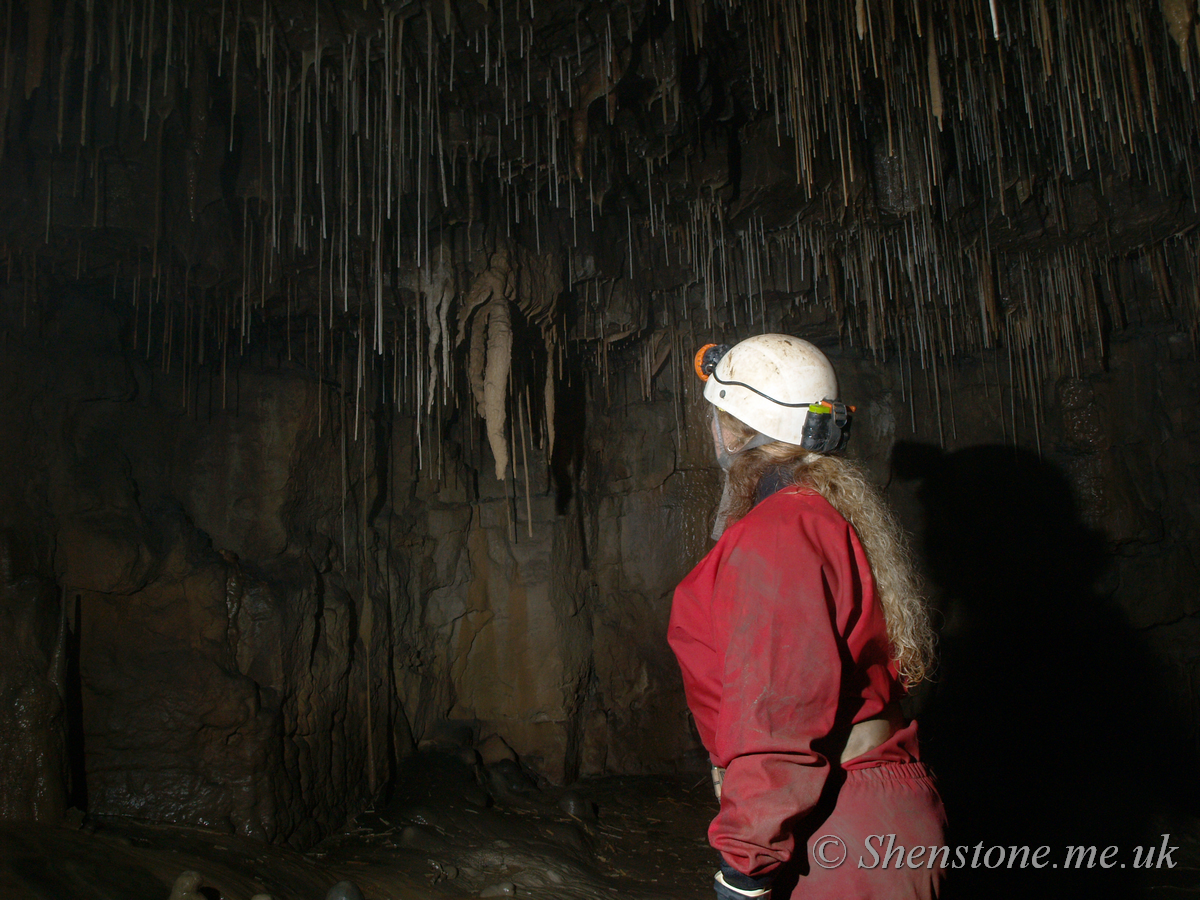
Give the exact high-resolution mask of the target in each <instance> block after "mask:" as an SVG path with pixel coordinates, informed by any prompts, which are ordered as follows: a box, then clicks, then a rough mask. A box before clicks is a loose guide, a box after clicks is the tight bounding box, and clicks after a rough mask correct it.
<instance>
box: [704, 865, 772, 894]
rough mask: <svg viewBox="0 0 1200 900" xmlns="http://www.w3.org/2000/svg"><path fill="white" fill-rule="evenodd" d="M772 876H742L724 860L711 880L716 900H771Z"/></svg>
mask: <svg viewBox="0 0 1200 900" xmlns="http://www.w3.org/2000/svg"><path fill="white" fill-rule="evenodd" d="M772 879H773V876H772V875H761V876H759V877H757V878H755V877H754V876H752V875H743V874H742V873H741V872H739V871H738V870H737V869H735V868H734V867H733V866H731V865H729V863H727V862H725V860H721V870H720V871H719V872H717V874H716V877H715V879H714V880H713V890H714V891H716V893H717V900H771V881H772Z"/></svg>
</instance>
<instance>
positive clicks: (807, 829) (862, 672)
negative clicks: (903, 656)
mask: <svg viewBox="0 0 1200 900" xmlns="http://www.w3.org/2000/svg"><path fill="white" fill-rule="evenodd" d="M668 640H669V642H670V645H671V648H672V650H674V652H675V655H676V657H677V658H678V660H679V666H680V668H681V670H682V672H683V684H684V689H685V691H686V694H687V701H688V706H689V707H690V709H691V711H692V715H693V716H694V717H695V721H696V726H697V728H698V729H699V732H700V738H701V740H702V741H703V742H704V746H705V748H706V749H707V750H708V752H709V756H710V758H711V760H712V762H713V764H714V765H717V766H720V767H723V768H724V769H726V772H725V776H724V784H723V787H722V794H721V803H720V812H719V813H718V814H717V816H716V818H715V819H714V820H713V822H712V825H711V826H710V828H709V832H708V835H709V841H710V843H711V844H712V846H713V847H714V848H716V849H717V850H719V851H720V852H721V854H722V855H723V856H724V859H725V861H726V862H727V863H728V864H730V865H731V866H733V867H734V868H735V869H737V870H738V871H740V872H742V873H744V874H746V875H754V876H759V875H764V874H767V873H770V872H773V871H774V870H775V869H777V868H778V867H779V866H780V865H781V864H783V863H786V862H788V861H789V860H791V859H792V858H793V855H794V854H795V846H796V843H797V840H798V839H799V840H800V841H802V842H807V845H808V856H807V858H802V859H799V860H797V861H796V862H797V865H798V870H799V881H798V883H797V886H796V889H795V891H794V893H793V894H792V896H793V898H796V900H799V898H804V900H811V898H816V897H831V898H833V897H836V898H840V900H854V898H864V900H865V898H875V897H878V898H888V900H891V898H901V897H920V898H924V897H930V896H933V895H934V894H935V893H936V890H937V886H938V884H939V883H940V880H941V875H942V872H941V870H940V868H939V867H937V866H936V865H935V866H934V867H933V868H932V869H926V868H923V867H921V866H915V867H913V868H908V867H907V866H902V867H901V868H900V869H897V868H896V863H897V854H893V856H892V858H891V859H890V860H889V864H890V865H889V868H887V869H884V868H882V865H881V864H876V865H872V863H874V862H875V861H876V857H874V856H873V855H872V854H871V853H870V852H869V851H868V850H867V849H865V848H866V842H867V839H868V837H869V836H871V835H882V836H883V837H880V838H879V839H878V840H877V841H875V843H874V846H875V847H876V850H877V855H878V857H879V863H882V857H883V855H884V852H885V851H886V850H887V848H888V846H889V845H888V843H887V840H886V836H887V835H895V837H894V839H893V844H892V846H893V848H894V846H895V845H901V846H903V847H905V848H910V847H912V846H914V845H918V844H919V845H923V846H935V845H940V844H942V843H943V838H942V832H943V826H944V822H945V816H944V812H943V809H942V805H941V800H940V798H939V797H938V795H937V792H936V789H935V788H934V786H933V782H932V779H931V778H930V777H929V774H928V772H927V771H926V770H925V767H924V766H923V765H922V764H921V763H920V762H919V754H918V747H917V725H916V723H915V722H909V723H908V724H907V725H905V726H904V727H902V728H900V729H899V730H898V731H896V732H895V733H894V734H893V735H892V736H891V738H890V739H888V740H886V741H885V742H884V743H883V744H881V745H880V746H878V747H876V748H875V749H874V750H871V751H868V752H867V753H865V754H863V755H861V756H859V757H857V758H855V759H853V760H848V761H847V762H846V763H845V764H844V765H839V763H838V757H839V755H840V752H841V746H842V745H844V742H845V737H846V735H847V734H848V732H849V730H850V727H851V726H852V725H853V724H854V723H857V722H861V721H863V720H865V719H870V718H874V717H877V716H880V715H881V714H882V713H884V710H885V709H886V708H887V707H888V705H889V704H891V703H893V702H894V701H898V700H899V699H900V697H901V696H902V695H903V693H904V689H903V687H902V686H901V685H900V682H899V679H898V677H897V672H896V668H895V666H894V664H893V663H892V661H891V660H890V654H889V643H888V637H887V626H886V623H885V621H884V616H883V611H882V609H881V607H880V604H879V600H878V596H877V594H876V590H875V582H874V579H873V578H872V575H871V568H870V565H869V563H868V562H867V556H866V553H865V551H864V550H863V547H862V545H861V544H860V543H859V539H858V535H857V534H856V533H855V532H854V529H853V528H852V527H851V526H850V524H849V523H848V522H847V521H846V520H845V519H844V518H843V517H842V516H841V515H840V514H839V513H838V512H837V511H836V510H835V509H834V508H833V507H832V506H831V505H830V504H829V503H828V501H826V500H825V499H824V498H823V497H821V496H820V495H819V494H817V493H815V492H813V491H811V490H808V489H805V488H800V487H788V488H785V489H784V490H781V491H779V492H777V493H775V494H773V495H771V496H769V497H768V498H766V499H765V500H763V501H761V502H760V503H759V504H758V505H757V506H755V508H754V509H753V510H751V511H750V513H749V514H747V515H746V516H745V517H744V518H743V519H741V520H740V521H738V522H736V523H735V524H733V525H731V526H730V527H729V528H727V529H726V531H725V533H724V534H723V535H722V536H721V538H720V540H719V541H718V542H717V544H716V546H715V547H713V549H712V550H711V551H709V553H708V554H707V555H706V556H705V557H704V559H703V560H701V561H700V563H699V565H697V566H696V568H695V569H693V570H692V572H691V573H690V574H689V575H688V576H687V577H686V578H684V580H683V581H682V582H681V583H680V585H679V587H678V588H677V589H676V591H675V598H674V603H673V605H672V609H671V620H670V626H669V629H668ZM839 738H840V742H841V743H840V744H839ZM826 754H829V755H828V756H827V755H826ZM829 834H833V835H835V836H836V837H838V839H839V840H841V841H842V842H843V848H844V851H845V854H846V859H845V861H844V862H843V863H842V864H840V865H837V866H828V867H822V866H821V865H819V864H818V865H813V864H812V863H813V861H814V860H813V857H812V855H811V854H812V845H813V841H814V840H815V839H817V838H821V837H823V836H825V835H829ZM822 853H823V856H822V859H823V860H834V859H836V858H837V847H836V845H832V846H830V847H828V848H826V849H825V850H823V851H822ZM900 855H903V854H900ZM860 863H862V865H860ZM918 863H920V864H923V863H924V860H923V859H919V860H918ZM776 900H782V898H779V897H778V896H777V897H776Z"/></svg>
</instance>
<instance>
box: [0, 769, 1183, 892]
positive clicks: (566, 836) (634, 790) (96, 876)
mask: <svg viewBox="0 0 1200 900" xmlns="http://www.w3.org/2000/svg"><path fill="white" fill-rule="evenodd" d="M471 753H473V751H463V752H462V753H461V754H455V753H440V752H438V753H422V754H420V755H418V756H416V757H414V758H412V759H409V760H406V761H404V762H403V763H401V765H400V771H399V773H398V775H399V777H398V778H397V779H396V783H397V785H398V786H399V787H398V788H397V789H396V790H394V791H393V792H392V794H391V796H390V797H385V798H383V799H381V801H380V802H379V804H378V805H377V807H376V808H375V809H373V810H371V811H368V812H365V813H363V814H361V815H359V816H358V817H357V818H356V819H355V820H354V821H353V822H351V823H350V824H349V825H348V826H347V827H346V828H345V829H343V830H342V831H341V832H339V833H337V834H335V835H333V836H331V837H330V838H328V839H326V840H325V841H324V842H322V843H321V844H319V845H317V846H316V847H314V848H312V849H311V850H309V851H308V852H307V853H298V852H295V851H292V850H289V849H287V848H285V847H279V846H273V845H268V844H264V843H261V842H259V841H255V840H251V839H248V838H242V837H237V836H234V835H228V834H221V833H217V832H213V831H204V830H200V829H193V828H178V827H172V826H165V825H156V824H149V823H142V822H134V821H131V820H127V819H101V820H92V819H88V820H87V821H85V822H82V823H79V825H78V827H70V826H67V825H63V826H46V825H26V824H4V825H0V898H3V900H167V898H168V897H169V896H171V886H172V885H173V883H174V881H175V879H176V878H177V877H178V876H179V874H180V873H182V872H184V871H188V870H192V871H195V872H197V873H199V874H200V876H201V879H202V882H201V884H202V886H201V891H200V893H201V896H203V897H205V898H206V900H251V898H252V897H254V896H255V895H256V894H268V895H269V896H270V897H271V898H272V900H326V894H327V892H328V891H329V889H330V888H331V887H332V886H333V885H334V884H335V883H337V882H339V881H343V880H348V881H351V882H353V883H354V884H355V885H357V886H358V888H359V889H360V890H361V891H362V894H363V896H364V898H365V900H420V898H432V900H442V898H446V900H452V898H462V897H509V896H511V897H516V898H522V897H524V898H530V900H550V898H554V900H617V898H623V900H702V898H703V900H709V898H710V897H711V896H712V893H711V887H710V884H711V880H710V879H711V877H712V872H713V870H714V868H715V859H714V856H713V853H712V851H711V850H710V849H709V847H708V844H707V840H706V837H705V832H706V828H707V824H708V821H709V819H710V818H711V816H712V814H713V813H714V812H715V802H714V801H713V799H712V794H711V788H710V786H709V784H708V780H707V778H701V779H697V778H696V777H695V776H690V777H672V778H663V777H608V778H602V779H594V780H587V781H583V782H580V783H578V784H575V785H572V786H571V787H569V788H556V787H553V786H550V785H547V784H544V783H543V784H542V785H540V786H539V785H537V784H536V783H535V782H534V781H533V780H532V779H531V778H530V777H529V776H527V775H526V774H525V773H524V772H523V771H522V770H521V769H520V767H519V766H517V765H516V764H515V763H510V764H506V763H505V762H504V761H501V762H500V763H494V764H493V765H491V766H488V767H484V766H482V765H479V764H478V762H474V761H472V760H471V758H470V756H469V754H471ZM1162 826H1163V830H1164V832H1168V831H1169V832H1170V833H1171V835H1172V839H1171V843H1172V844H1179V845H1180V850H1179V852H1177V853H1176V854H1175V862H1176V866H1175V867H1174V868H1173V869H1171V870H1165V869H1164V870H1156V871H1149V872H1145V873H1144V876H1143V877H1140V878H1139V879H1138V880H1137V884H1136V887H1134V890H1133V891H1132V893H1130V894H1128V896H1132V897H1135V898H1152V897H1154V898H1163V897H1180V898H1184V897H1196V898H1200V822H1197V821H1194V820H1190V819H1189V820H1188V821H1186V822H1184V821H1182V820H1180V819H1178V818H1176V819H1174V820H1173V821H1166V820H1164V821H1163V822H1162ZM985 874H986V873H982V872H981V873H977V875H980V876H981V875H985ZM1016 874H1018V875H1019V874H1021V873H1016ZM952 875H953V873H952ZM1030 875H1031V878H1030V883H1029V885H1028V887H1029V888H1030V889H1031V890H1032V892H1033V893H1032V894H1030V895H1029V896H1038V897H1040V896H1042V895H1041V894H1038V893H1037V884H1036V878H1034V877H1032V876H1033V873H1030ZM1021 880H1022V881H1023V880H1024V879H1021ZM987 881H988V879H986V878H984V879H983V880H982V882H981V881H980V880H979V878H978V877H977V878H975V879H972V878H969V877H968V878H965V879H959V878H952V881H951V883H950V885H951V886H952V885H953V884H954V883H956V882H957V883H959V884H960V886H961V887H963V888H970V889H971V890H969V891H967V892H966V893H975V892H976V891H975V890H974V889H975V888H980V887H982V886H983V885H985V884H986V883H987ZM1130 886H1132V885H1130ZM985 893H986V891H985ZM958 895H959V892H958V891H953V892H949V891H948V896H958ZM188 896H189V900H190V898H192V897H193V896H194V895H188ZM988 896H990V894H989V895H988Z"/></svg>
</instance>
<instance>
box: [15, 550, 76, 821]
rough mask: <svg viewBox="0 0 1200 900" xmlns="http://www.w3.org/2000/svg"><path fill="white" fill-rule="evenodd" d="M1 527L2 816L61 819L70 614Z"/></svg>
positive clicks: (66, 783) (64, 791) (65, 783)
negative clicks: (25, 568)
mask: <svg viewBox="0 0 1200 900" xmlns="http://www.w3.org/2000/svg"><path fill="white" fill-rule="evenodd" d="M17 543H18V542H17V541H15V540H13V539H12V538H10V537H9V536H8V535H6V534H0V660H3V663H2V664H0V734H3V735H4V740H3V742H0V820H18V821H34V822H56V821H58V820H59V819H60V818H61V817H62V814H63V812H64V811H65V810H66V801H67V796H68V788H69V779H68V774H69V761H68V751H67V719H66V704H65V699H66V698H65V697H64V691H65V688H66V674H67V673H66V633H65V624H66V623H65V619H64V617H63V610H62V607H61V604H60V600H59V595H58V592H57V591H56V590H55V589H54V586H53V585H52V584H51V583H50V582H49V581H47V580H46V579H44V578H39V577H38V576H36V575H20V574H18V573H19V568H18V567H19V566H20V565H21V561H20V559H19V557H20V556H21V553H20V548H19V547H18V546H16V545H17Z"/></svg>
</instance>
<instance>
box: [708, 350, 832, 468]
mask: <svg viewBox="0 0 1200 900" xmlns="http://www.w3.org/2000/svg"><path fill="white" fill-rule="evenodd" d="M696 373H697V374H698V375H699V376H700V378H701V379H702V380H704V382H705V384H704V399H705V400H707V401H708V402H709V403H711V404H713V405H714V406H715V407H717V408H718V409H721V410H724V411H725V412H727V413H729V414H730V415H731V416H733V417H734V418H736V419H739V420H741V421H742V422H745V423H746V424H747V425H749V426H750V427H751V428H753V429H754V430H755V431H757V432H759V433H760V434H762V435H765V436H766V437H769V438H773V439H774V440H777V441H784V442H786V443H789V444H797V445H799V446H802V447H804V448H806V449H808V450H815V451H817V452H820V453H829V452H831V451H833V450H838V449H841V447H842V446H843V445H844V444H845V439H846V437H847V434H846V433H847V432H848V430H849V425H850V416H849V413H850V412H852V411H853V409H854V408H853V407H847V406H845V404H843V403H841V402H840V401H838V399H837V395H838V386H837V376H836V375H834V372H833V366H831V365H830V364H829V360H828V359H827V358H826V357H825V354H824V353H822V352H821V351H820V350H818V349H817V348H816V347H814V346H813V345H812V344H810V343H809V342H808V341H804V340H801V339H800V338H797V337H792V336H791V335H789V334H760V335H755V336H754V337H750V338H746V340H744V341H742V342H741V343H739V344H735V345H734V346H733V347H728V346H721V345H716V344H709V345H708V346H706V347H702V348H701V349H700V352H699V353H697V354H696Z"/></svg>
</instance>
